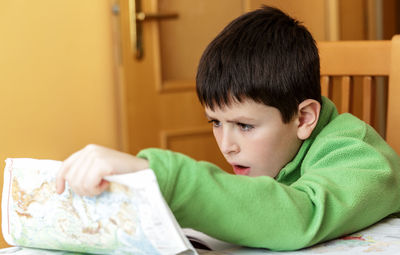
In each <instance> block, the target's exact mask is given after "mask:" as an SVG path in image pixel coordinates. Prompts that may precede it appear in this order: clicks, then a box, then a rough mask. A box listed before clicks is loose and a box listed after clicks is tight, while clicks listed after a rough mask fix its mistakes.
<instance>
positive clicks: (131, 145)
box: [0, 0, 400, 246]
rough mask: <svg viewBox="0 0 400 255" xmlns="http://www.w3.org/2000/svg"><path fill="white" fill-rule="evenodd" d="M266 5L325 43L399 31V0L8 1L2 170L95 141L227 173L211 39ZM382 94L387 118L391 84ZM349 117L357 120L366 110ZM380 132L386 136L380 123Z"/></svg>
mask: <svg viewBox="0 0 400 255" xmlns="http://www.w3.org/2000/svg"><path fill="white" fill-rule="evenodd" d="M262 4H268V5H273V6H276V7H279V8H281V9H283V10H284V11H286V12H287V13H288V14H290V15H292V16H293V17H295V18H297V19H298V20H300V21H303V22H304V25H305V26H306V27H308V29H309V30H310V31H311V33H312V34H313V35H314V37H315V39H316V40H317V41H324V40H384V39H386V40H388V39H391V37H392V36H393V35H394V34H396V33H400V17H399V13H400V1H397V0H350V1H349V0H302V1H296V0H275V1H274V0H269V1H268V0H158V1H157V0H136V1H135V0H92V1H78V0H59V1H53V0H36V1H23V0H2V1H1V2H0V120H1V122H0V123H1V124H0V169H4V160H5V159H6V158H8V157H32V158H46V159H56V160H63V159H65V158H66V157H68V156H69V155H70V154H71V153H73V152H75V151H76V150H79V149H81V148H82V147H84V146H85V145H87V144H89V143H96V144H101V145H104V146H108V147H111V148H114V149H118V150H122V151H126V152H129V153H132V154H136V153H137V152H138V151H139V150H140V149H141V148H147V147H161V148H165V149H171V150H175V151H180V152H184V153H187V154H189V155H191V156H192V157H194V158H196V159H200V160H209V161H212V162H214V163H216V164H218V165H220V166H221V167H223V168H224V169H226V170H227V171H229V170H228V169H230V167H228V166H227V165H226V164H225V163H224V160H223V158H222V156H221V155H220V153H219V151H218V148H217V145H216V143H215V142H214V139H213V136H212V130H211V127H210V126H209V124H207V122H206V119H205V117H204V113H203V109H202V107H201V105H200V104H199V103H198V102H197V98H196V95H195V90H194V87H195V83H194V77H195V73H196V67H197V63H198V60H199V58H200V55H201V53H202V51H203V50H204V48H205V47H206V45H207V44H208V43H209V42H210V40H212V38H214V37H215V36H216V35H217V33H218V32H219V31H220V30H221V29H222V28H223V27H224V26H225V25H227V23H228V22H229V21H231V20H232V19H234V18H235V17H237V16H239V15H241V14H243V13H245V12H247V11H250V10H254V9H256V8H259V7H260V6H261V5H262ZM384 82H385V81H382V83H384ZM360 90H362V88H357V86H355V88H354V90H353V92H352V93H359V92H360ZM375 92H376V100H375V101H376V111H377V112H378V113H380V114H378V115H377V116H380V115H381V116H383V115H384V114H385V109H383V108H382V107H381V106H380V105H382V103H381V102H383V101H384V100H385V97H386V95H385V86H379V87H377V88H376V91H375ZM336 95H339V93H333V99H334V101H335V99H336V97H337V96H336ZM351 107H352V110H353V111H354V113H355V114H356V115H357V109H358V108H359V107H360V106H359V103H357V102H354V103H352V106H351ZM372 125H373V126H374V127H375V128H376V129H377V130H378V132H380V133H381V134H382V135H383V136H384V128H385V127H384V123H382V121H381V120H380V119H379V117H378V118H375V119H374V120H373V121H372ZM2 182H3V180H2V175H1V177H0V183H2ZM0 245H1V246H5V245H6V244H5V242H4V241H3V240H0Z"/></svg>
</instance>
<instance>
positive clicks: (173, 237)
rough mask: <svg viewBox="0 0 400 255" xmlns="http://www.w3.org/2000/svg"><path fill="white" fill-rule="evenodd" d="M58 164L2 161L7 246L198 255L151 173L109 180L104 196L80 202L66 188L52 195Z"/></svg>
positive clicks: (80, 197) (96, 251)
mask: <svg viewBox="0 0 400 255" xmlns="http://www.w3.org/2000/svg"><path fill="white" fill-rule="evenodd" d="M61 164H62V163H61V162H59V161H52V160H36V159H7V160H6V167H5V171H4V185H3V195H2V232H3V236H4V238H5V240H6V242H7V243H8V244H10V245H12V246H18V247H30V248H39V249H48V250H61V251H70V252H78V253H94V254H155V255H156V254H196V251H195V250H194V248H193V247H192V246H191V244H190V242H189V241H188V240H187V239H186V237H185V236H184V235H183V233H182V231H181V229H180V227H179V225H178V223H177V222H176V220H175V218H174V216H173V214H172V213H171V211H170V210H169V208H168V206H167V204H166V202H165V201H164V199H163V197H162V195H161V192H160V190H159V187H158V183H157V180H156V177H155V175H154V173H153V171H152V170H150V169H147V170H143V171H140V172H137V173H132V174H124V175H114V176H109V177H107V180H108V181H110V182H111V184H110V187H109V189H108V190H107V191H105V192H104V193H102V194H101V195H99V196H96V197H82V196H79V195H76V194H75V193H73V192H72V191H71V189H69V187H68V185H67V187H66V189H65V191H64V192H63V193H62V194H61V195H59V194H57V193H56V187H55V178H56V174H57V171H58V169H59V168H60V166H61ZM43 252H44V251H43ZM37 254H39V253H37ZM60 254H61V253H60Z"/></svg>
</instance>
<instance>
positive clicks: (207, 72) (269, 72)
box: [196, 6, 321, 177]
mask: <svg viewBox="0 0 400 255" xmlns="http://www.w3.org/2000/svg"><path fill="white" fill-rule="evenodd" d="M196 84H197V94H198V97H199V99H200V102H201V103H202V104H203V105H204V106H205V108H206V114H207V115H208V117H209V119H210V120H211V121H212V122H213V123H214V135H215V137H216V139H217V142H218V145H219V147H220V149H221V151H222V153H223V154H224V156H225V158H226V159H227V161H228V162H229V163H231V164H232V165H234V170H235V171H236V172H237V173H244V174H248V175H269V176H273V177H275V176H276V175H277V173H278V172H279V170H280V169H281V168H282V167H283V166H284V165H285V164H287V163H288V162H289V161H290V160H291V159H292V158H293V157H294V156H295V154H296V153H297V151H298V148H299V147H300V145H301V140H304V139H306V138H307V137H308V136H309V135H310V134H311V132H312V130H313V129H314V127H315V125H316V122H317V120H318V116H319V109H320V104H321V90H320V72H319V56H318V49H317V47H316V45H315V41H314V39H313V38H312V36H311V34H310V33H309V32H308V30H307V29H306V28H305V27H304V26H302V25H301V24H300V23H299V22H298V21H296V20H294V19H292V18H291V17H289V16H287V15H286V14H285V13H283V12H282V11H280V10H278V9H276V8H272V7H267V6H264V7H263V8H261V9H258V10H256V11H253V12H249V13H246V14H244V15H242V16H240V17H239V18H237V19H235V20H234V21H232V22H231V23H230V24H229V25H228V26H227V27H225V29H224V30H223V31H222V32H221V33H220V34H219V35H218V36H217V37H216V38H215V39H214V40H213V41H212V42H211V43H210V44H209V45H208V47H207V48H206V50H205V51H204V53H203V56H202V57H201V60H200V63H199V67H198V72H197V76H196ZM243 109H247V110H248V111H247V113H246V111H243ZM261 112H263V113H264V115H260V116H257V118H258V119H260V118H264V119H265V120H262V121H268V119H274V120H276V121H278V122H280V123H275V124H279V125H275V126H274V127H273V128H278V129H280V130H275V131H274V132H267V133H264V134H263V137H264V138H265V139H264V140H263V142H260V140H257V141H255V142H256V143H257V144H258V145H257V146H258V147H257V146H256V147H257V149H256V147H255V146H252V144H251V141H252V140H251V139H249V137H247V138H246V139H242V142H241V144H240V146H238V147H240V148H239V150H240V151H241V152H242V155H244V153H243V149H244V148H245V147H246V148H248V149H246V150H247V153H249V154H250V153H252V155H254V154H257V153H258V152H260V148H261V147H271V148H270V150H271V152H267V151H264V152H260V155H258V156H257V157H256V158H255V159H254V160H250V161H247V162H248V164H247V165H246V164H244V165H243V164H239V163H241V162H242V161H243V162H245V163H246V160H244V159H240V160H239V159H237V160H235V159H234V156H232V155H233V154H237V153H236V152H235V153H231V152H228V151H231V150H230V149H227V148H225V147H226V146H227V144H228V143H227V142H226V139H227V138H229V139H231V141H229V143H232V144H233V143H234V142H235V141H234V139H236V140H237V139H238V136H237V135H236V136H235V133H233V132H230V133H229V134H227V130H228V129H229V123H236V125H237V126H238V127H239V129H240V130H241V132H248V131H249V130H248V127H250V126H252V127H253V126H254V129H251V132H253V131H254V130H255V129H257V125H259V126H260V127H263V128H272V126H271V125H270V127H266V126H265V125H264V126H262V125H261V122H262V121H259V122H257V120H255V118H254V114H256V113H261ZM269 113H270V114H272V113H273V116H272V115H268V114H269ZM303 113H304V115H303ZM310 113H311V115H313V117H310ZM265 114H266V115H267V116H266V115H265ZM249 115H253V116H249ZM256 115H257V114H256ZM276 116H278V117H279V118H278V119H276V118H275V117H276ZM242 117H244V118H242ZM251 119H253V120H251ZM242 120H243V121H242ZM247 120H249V121H248V122H246V121H247ZM313 120H314V121H313ZM251 121H253V122H254V125H251ZM305 122H307V125H303V124H305ZM224 123H226V125H225V126H226V128H223V124H224ZM263 123H264V122H263ZM264 124H265V123H264ZM310 124H311V125H310ZM246 125H248V126H247V127H246ZM305 127H307V128H306V130H299V129H301V128H303V129H304V128H305ZM222 129H224V130H222ZM232 130H233V129H232ZM232 130H231V131H232ZM276 131H279V132H276ZM299 132H300V133H299ZM248 133H249V132H248ZM248 133H245V134H246V135H248ZM260 135H261V134H260ZM277 136H278V137H277ZM279 136H280V137H279ZM277 138H279V140H278V139H277ZM224 139H225V140H224ZM274 139H275V140H276V141H275V140H274ZM254 144H255V143H253V145H254ZM263 144H264V145H263ZM272 147H275V149H273V148H272ZM267 149H268V148H267ZM252 150H256V151H253V152H251V151H252ZM272 150H273V151H274V152H273V153H272ZM236 151H237V150H236ZM262 153H263V154H262ZM280 154H281V155H280ZM235 157H236V158H237V156H235ZM242 157H244V156H242ZM251 157H252V156H251V155H247V157H246V158H251ZM259 157H263V158H265V157H276V160H275V161H277V162H271V160H264V161H266V162H259V163H257V162H255V161H260V160H257V158H259ZM272 161H273V160H272ZM253 162H254V163H257V164H259V167H258V168H259V169H257V171H256V169H254V167H252V166H250V165H251V164H253ZM264 165H274V166H271V167H269V168H271V169H267V170H265V167H266V166H264ZM250 167H252V168H253V169H252V171H251V172H252V173H251V174H249V171H250ZM267 168H268V167H267ZM262 169H264V170H262ZM241 170H243V171H241Z"/></svg>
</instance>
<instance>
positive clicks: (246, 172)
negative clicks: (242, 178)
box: [232, 165, 250, 175]
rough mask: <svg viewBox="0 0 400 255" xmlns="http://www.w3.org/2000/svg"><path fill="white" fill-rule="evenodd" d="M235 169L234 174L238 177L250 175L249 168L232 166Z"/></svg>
mask: <svg viewBox="0 0 400 255" xmlns="http://www.w3.org/2000/svg"><path fill="white" fill-rule="evenodd" d="M232 167H233V172H235V174H237V175H249V173H250V167H248V166H242V165H232Z"/></svg>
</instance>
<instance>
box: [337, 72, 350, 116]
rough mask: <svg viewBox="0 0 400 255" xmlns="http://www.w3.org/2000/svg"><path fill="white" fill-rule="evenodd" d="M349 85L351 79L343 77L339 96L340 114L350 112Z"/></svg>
mask: <svg viewBox="0 0 400 255" xmlns="http://www.w3.org/2000/svg"><path fill="white" fill-rule="evenodd" d="M350 85H351V77H350V76H343V77H342V80H341V83H340V87H341V96H340V101H341V104H340V112H341V113H344V112H349V111H350Z"/></svg>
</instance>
